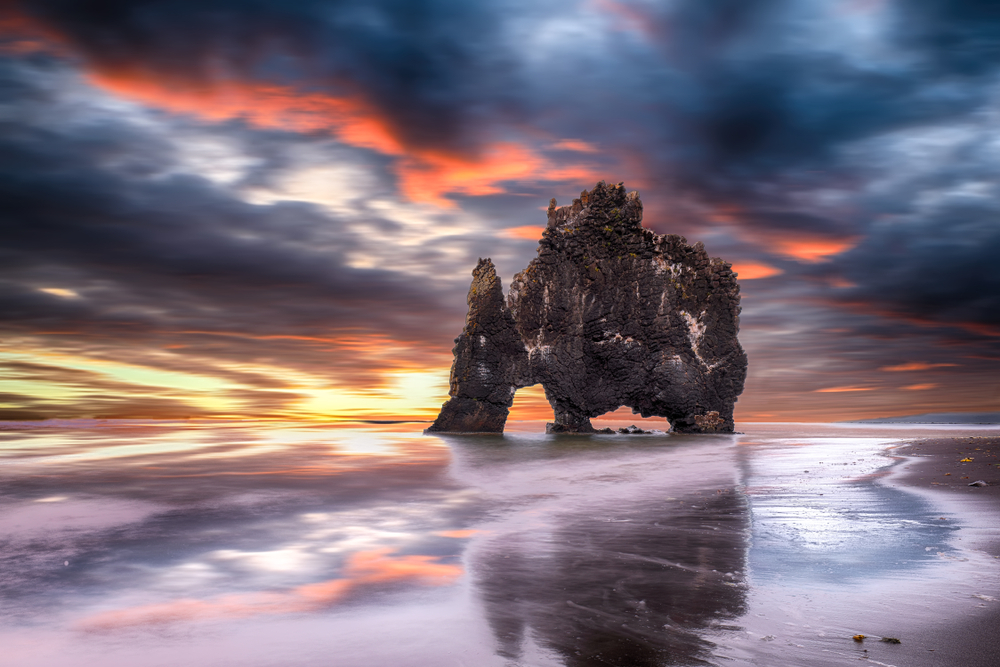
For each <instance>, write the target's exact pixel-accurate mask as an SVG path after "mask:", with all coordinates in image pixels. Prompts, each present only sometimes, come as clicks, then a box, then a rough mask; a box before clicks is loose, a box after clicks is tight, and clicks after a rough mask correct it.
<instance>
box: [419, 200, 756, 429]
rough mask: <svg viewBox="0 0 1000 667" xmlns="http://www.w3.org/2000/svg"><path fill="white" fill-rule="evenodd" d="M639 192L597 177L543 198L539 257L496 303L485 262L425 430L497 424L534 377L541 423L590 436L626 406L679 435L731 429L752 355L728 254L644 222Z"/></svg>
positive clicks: (496, 282) (498, 293)
mask: <svg viewBox="0 0 1000 667" xmlns="http://www.w3.org/2000/svg"><path fill="white" fill-rule="evenodd" d="M641 221H642V202H641V201H640V200H639V194H638V193H637V192H629V193H627V194H626V191H625V188H624V186H623V185H622V184H621V183H619V184H618V185H608V184H606V183H604V182H603V181H602V182H600V183H598V184H597V185H596V186H595V187H594V189H593V190H591V191H590V192H587V191H586V190H585V191H584V192H582V193H581V194H580V198H579V199H574V200H573V204H572V205H570V206H563V207H559V208H557V207H556V200H555V199H553V200H552V201H551V203H550V204H549V210H548V226H547V227H546V229H545V232H544V233H543V234H542V239H541V241H540V243H539V248H538V256H537V257H535V258H534V259H533V260H531V263H530V264H529V265H528V268H526V269H525V270H524V271H521V272H520V273H518V274H517V275H516V276H514V280H513V283H512V284H511V288H510V293H509V294H508V295H507V298H506V299H504V294H503V287H502V285H501V284H500V279H499V278H498V277H497V274H496V270H495V269H494V267H493V263H492V262H491V261H490V260H489V259H485V260H484V259H480V260H479V265H478V266H476V268H475V270H474V271H473V272H472V275H473V280H472V287H471V288H470V290H469V298H468V303H469V314H468V316H467V317H466V321H465V328H464V329H463V331H462V335H461V336H459V337H458V338H456V339H455V348H454V353H455V361H454V364H453V365H452V369H451V390H450V395H451V398H450V399H449V400H448V402H447V403H445V404H444V406H443V407H442V408H441V413H440V414H439V415H438V418H437V420H436V421H435V422H434V424H433V425H432V426H431V427H430V428H429V429H427V430H428V432H452V433H500V432H502V431H503V427H504V423H505V422H506V420H507V414H508V411H509V409H510V406H511V404H512V403H513V400H514V392H515V391H516V390H517V389H519V388H521V387H527V386H531V385H534V384H538V383H541V384H542V386H543V387H544V389H545V396H546V398H547V399H548V400H549V403H550V404H551V405H552V409H553V412H554V413H555V422H554V423H551V424H549V425H548V428H547V430H548V431H550V432H579V433H587V432H594V429H593V427H592V426H591V424H590V419H591V418H592V417H597V416H599V415H602V414H604V413H606V412H610V411H613V410H616V409H617V408H619V407H621V406H623V405H625V406H628V407H630V408H632V411H633V412H635V413H639V414H641V415H642V416H643V417H650V416H654V415H655V416H660V417H666V418H667V420H669V421H670V424H671V426H672V429H673V430H674V431H678V432H683V433H728V432H732V431H733V405H734V403H735V402H736V399H737V397H738V396H739V395H740V393H742V391H743V382H744V380H745V379H746V370H747V357H746V354H745V353H744V352H743V348H742V347H740V344H739V341H738V340H737V333H738V331H739V313H740V295H739V285H737V283H736V274H735V273H733V271H732V269H731V267H730V265H729V264H728V263H727V262H724V261H722V260H721V259H718V258H709V256H708V254H707V253H706V252H705V248H704V246H703V245H702V244H701V243H696V244H694V245H693V246H691V245H688V244H687V242H686V240H685V239H684V238H682V237H680V236H675V235H664V236H659V235H657V234H655V233H653V232H652V231H650V230H648V229H645V228H644V227H643V226H642V225H641Z"/></svg>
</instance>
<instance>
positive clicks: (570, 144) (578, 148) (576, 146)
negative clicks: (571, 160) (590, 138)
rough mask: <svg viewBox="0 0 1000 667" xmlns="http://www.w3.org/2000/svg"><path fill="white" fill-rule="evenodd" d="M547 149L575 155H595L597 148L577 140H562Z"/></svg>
mask: <svg viewBox="0 0 1000 667" xmlns="http://www.w3.org/2000/svg"><path fill="white" fill-rule="evenodd" d="M549 148H551V149H552V150H554V151H574V152H577V153H596V152H597V147H596V146H594V145H593V144H588V143H587V142H586V141H581V140H579V139H563V140H561V141H557V142H555V143H553V144H549Z"/></svg>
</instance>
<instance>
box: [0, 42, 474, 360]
mask: <svg viewBox="0 0 1000 667" xmlns="http://www.w3.org/2000/svg"><path fill="white" fill-rule="evenodd" d="M45 80H46V77H45V75H44V70H41V71H40V70H39V69H37V68H35V69H25V68H23V67H21V66H20V65H16V64H11V63H9V62H8V63H6V64H4V66H3V67H2V68H0V86H2V87H3V88H4V89H6V90H17V91H20V92H19V93H18V94H17V95H14V96H12V97H9V98H6V99H7V103H6V104H5V105H4V106H5V107H6V111H7V115H6V117H7V120H6V121H5V122H4V123H3V124H0V201H2V213H0V227H2V230H3V244H2V246H0V326H2V327H3V328H4V329H6V330H7V331H8V333H12V332H16V333H20V334H27V333H38V332H54V333H59V332H62V333H77V334H94V335H97V334H106V335H108V336H113V337H116V338H122V337H125V338H128V337H141V336H147V337H148V336H155V335H158V334H164V335H165V337H166V338H167V339H169V338H170V337H171V336H172V335H175V334H178V333H181V332H185V331H203V332H206V333H212V332H218V333H232V334H237V335H244V336H268V335H280V334H290V333H294V334H296V335H299V336H307V335H326V336H330V335H334V334H335V332H337V331H340V330H346V329H349V330H356V331H368V332H375V333H383V334H385V335H390V334H391V335H393V336H395V337H397V338H403V339H409V340H414V341H418V342H419V341H423V340H426V339H427V338H428V337H431V338H437V337H441V336H442V335H443V336H447V334H442V333H441V332H439V331H438V330H437V328H438V327H439V326H443V325H441V324H440V322H442V320H444V321H447V320H449V319H451V318H453V317H455V316H456V315H458V314H457V313H453V312H452V311H451V310H450V309H449V308H446V307H445V306H443V305H442V304H440V303H439V302H438V301H437V296H436V295H433V294H429V293H428V291H427V290H425V289H422V287H421V286H420V285H415V284H413V282H412V281H411V280H408V279H406V278H405V277H401V276H400V274H398V273H393V272H391V271H387V270H382V269H377V268H375V269H357V268H352V267H350V266H348V264H347V254H348V253H349V252H352V251H358V252H361V251H363V247H362V244H361V242H360V239H359V238H358V237H357V235H356V234H355V233H354V232H352V231H350V229H348V227H347V226H346V225H345V222H344V220H342V219H340V218H337V217H335V216H333V215H332V214H330V213H329V212H327V211H325V210H322V209H319V208H317V207H316V206H313V205H308V204H303V203H295V202H278V203H275V204H271V205H253V204H248V203H246V202H245V201H243V200H241V199H238V198H236V197H234V196H233V195H232V194H230V193H229V192H227V191H226V190H224V189H222V188H220V187H218V186H216V185H215V184H213V183H212V182H210V181H208V180H206V179H204V178H201V177H196V176H190V175H186V174H183V173H171V168H174V167H176V160H175V155H174V152H173V149H172V148H171V147H170V146H169V145H168V144H166V143H164V142H162V141H161V140H160V139H158V138H157V137H156V136H155V134H152V133H150V132H148V131H146V132H143V131H142V130H141V129H140V128H139V125H138V124H136V123H129V122H121V121H119V122H117V123H111V122H109V121H107V120H106V119H105V120H101V119H99V118H98V119H97V120H94V121H93V122H80V121H78V120H74V122H61V123H60V122H53V121H54V120H55V118H56V117H57V116H58V115H59V112H62V113H68V112H70V109H68V108H67V105H66V103H65V101H62V102H57V101H54V100H53V99H51V98H50V95H49V93H51V90H47V89H46V83H45ZM359 215H360V216H361V219H362V220H365V221H368V222H371V223H372V225H373V226H374V227H375V229H378V228H379V227H380V226H381V228H382V229H383V230H388V229H392V228H394V227H395V225H394V223H391V222H389V221H384V220H382V221H380V220H377V219H376V218H375V217H374V216H368V217H367V218H365V214H364V213H360V214H359ZM65 288H72V292H70V293H63V294H59V293H49V292H44V291H41V290H44V289H55V290H62V289H65ZM74 293H75V295H74ZM428 314H436V316H431V317H427V315H428ZM84 340H85V339H84ZM170 342H177V341H176V340H174V341H170ZM330 344H331V345H333V344H334V343H333V342H331V343H330ZM248 377H249V375H248Z"/></svg>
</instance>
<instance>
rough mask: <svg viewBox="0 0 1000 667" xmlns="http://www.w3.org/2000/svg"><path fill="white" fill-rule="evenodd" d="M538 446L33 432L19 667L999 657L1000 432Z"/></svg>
mask: <svg viewBox="0 0 1000 667" xmlns="http://www.w3.org/2000/svg"><path fill="white" fill-rule="evenodd" d="M520 426H521V429H520V430H518V429H516V428H515V429H512V430H511V432H510V433H508V434H505V435H503V436H424V435H421V434H419V433H414V432H403V431H402V430H401V428H402V427H400V426H399V425H355V426H344V427H338V428H333V427H329V426H325V425H309V424H262V423H235V424H218V423H206V424H196V423H193V424H183V423H124V422H121V423H115V422H106V423H79V424H74V423H61V424H50V425H44V424H42V425H39V424H34V425H18V424H5V425H3V427H2V428H0V565H2V567H0V645H2V646H4V660H5V664H9V665H11V666H12V667H90V666H91V665H94V666H97V665H100V666H101V667H119V666H120V667H131V666H132V665H136V664H142V665H144V667H146V666H148V667H158V666H159V665H164V666H166V665H175V664H179V663H183V664H186V665H191V666H192V667H201V666H203V665H204V666H206V667H208V666H211V667H215V666H216V665H239V666H240V667H270V666H272V665H282V666H293V667H299V666H302V667H311V666H313V665H317V666H319V665H329V664H331V663H333V664H337V665H338V667H354V666H358V667H361V666H362V665H364V666H365V667H370V666H372V665H374V666H376V667H377V666H380V665H392V666H393V667H397V666H410V665H412V666H413V667H417V666H421V667H423V666H425V665H468V666H470V667H471V666H473V665H475V666H477V667H478V666H479V665H483V666H487V667H490V666H496V667H501V666H502V667H514V666H523V667H535V666H540V667H542V666H570V667H590V666H594V667H598V666H604V665H621V666H628V667H643V666H647V665H648V666H650V667H653V666H659V665H663V666H666V665H748V666H761V667H763V666H766V667H783V666H787V667H803V666H806V667H826V666H828V665H829V666H833V665H843V664H854V663H855V662H856V661H858V660H865V661H867V662H868V663H870V664H881V665H893V666H895V667H920V666H921V665H928V666H930V665H966V666H972V667H980V666H982V667H985V666H986V665H995V664H997V663H996V660H995V659H994V656H996V655H997V653H996V652H995V649H996V646H995V643H996V639H995V637H996V635H997V633H996V632H995V628H996V627H997V625H996V623H997V618H996V610H997V609H998V605H1000V602H998V601H997V599H998V598H1000V559H998V558H996V557H995V556H996V555H997V553H996V551H995V543H994V541H993V540H994V538H995V537H996V531H995V527H996V526H997V525H998V516H997V505H996V500H997V495H996V489H997V488H998V487H995V486H988V487H984V488H971V487H963V486H961V484H967V483H968V482H969V481H974V480H975V479H980V478H982V479H984V480H985V481H987V482H989V483H992V482H993V480H994V479H995V473H992V474H993V475H994V477H990V476H988V473H990V471H991V470H995V466H993V467H992V468H990V467H988V466H987V464H988V463H990V462H992V461H993V459H992V458H991V456H993V454H994V453H995V452H996V451H997V449H996V448H995V447H994V444H995V442H996V440H997V438H998V436H1000V429H997V428H995V427H994V428H992V429H991V428H986V427H982V428H959V429H949V428H945V427H914V426H912V425H911V426H906V427H884V426H866V425H830V424H826V425H822V424H747V425H743V427H742V430H743V431H744V433H742V434H736V435H717V436H684V435H668V434H652V435H637V436H548V435H545V434H544V433H541V432H540V430H541V428H543V426H542V425H539V424H522V425H520ZM413 428H414V430H416V429H417V428H419V425H417V426H414V427H413ZM987 437H989V438H992V439H991V440H986V438H987ZM954 438H961V440H955V439H954ZM968 438H972V440H971V441H970V440H968ZM907 443H914V444H912V445H908V444H907ZM977 447H978V449H977ZM967 454H968V455H969V456H968V458H972V459H973V461H971V462H965V463H964V464H961V463H957V461H958V458H956V457H959V456H960V457H962V458H965V457H966V455H967ZM971 464H974V465H971ZM935 466H938V467H935ZM942 466H943V467H942ZM950 466H955V467H953V468H952V467H950ZM971 471H976V472H975V473H974V474H972V473H971ZM946 472H952V475H950V476H945V475H944V473H946ZM959 473H961V474H959ZM964 476H969V477H970V480H962V479H961V477H964ZM952 477H958V478H959V479H958V482H956V483H955V484H956V486H955V487H954V488H952V487H950V486H948V487H946V486H944V484H945V483H946V482H945V481H944V480H948V482H947V483H949V484H950V483H952V482H951V478H952ZM939 480H940V481H939ZM857 634H864V635H866V638H865V639H864V640H863V641H861V642H855V641H854V640H853V639H852V637H853V636H854V635H857ZM884 637H893V638H898V639H899V640H900V642H901V643H900V644H890V643H885V642H882V641H880V639H881V638H884Z"/></svg>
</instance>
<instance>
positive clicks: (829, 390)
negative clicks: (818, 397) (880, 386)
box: [815, 387, 874, 394]
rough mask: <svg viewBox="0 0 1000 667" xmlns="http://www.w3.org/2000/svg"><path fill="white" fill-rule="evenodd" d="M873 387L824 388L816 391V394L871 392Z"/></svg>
mask: <svg viewBox="0 0 1000 667" xmlns="http://www.w3.org/2000/svg"><path fill="white" fill-rule="evenodd" d="M873 390H874V388H873V387H826V388H825V389H816V390H815V391H816V393H818V394H839V393H842V392H846V391H873Z"/></svg>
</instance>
